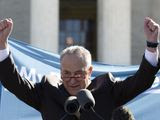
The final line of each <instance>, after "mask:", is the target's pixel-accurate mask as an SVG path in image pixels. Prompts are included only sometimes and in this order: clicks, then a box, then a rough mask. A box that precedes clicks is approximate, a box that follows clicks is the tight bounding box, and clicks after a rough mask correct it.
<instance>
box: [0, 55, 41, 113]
mask: <svg viewBox="0 0 160 120" xmlns="http://www.w3.org/2000/svg"><path fill="white" fill-rule="evenodd" d="M0 81H1V83H2V85H3V86H4V87H5V88H7V89H8V90H9V91H10V92H12V93H13V94H15V95H16V97H18V98H19V99H21V100H22V101H24V102H25V103H27V104H28V105H30V106H32V107H34V108H35V109H37V110H38V111H40V105H41V95H40V90H41V83H38V84H34V83H32V82H31V81H29V80H27V79H25V78H24V79H22V77H21V76H20V75H19V73H18V72H17V69H16V67H15V64H14V62H13V59H12V57H11V55H9V56H8V57H7V58H6V59H5V60H4V61H2V62H0Z"/></svg>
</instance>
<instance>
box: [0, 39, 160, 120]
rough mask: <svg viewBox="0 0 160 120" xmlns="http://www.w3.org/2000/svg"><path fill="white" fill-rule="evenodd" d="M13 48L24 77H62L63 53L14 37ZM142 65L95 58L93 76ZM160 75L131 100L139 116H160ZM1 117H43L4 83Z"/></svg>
mask: <svg viewBox="0 0 160 120" xmlns="http://www.w3.org/2000/svg"><path fill="white" fill-rule="evenodd" d="M9 45H10V50H11V51H12V56H13V58H14V61H15V64H16V67H17V69H18V71H19V73H20V75H21V76H22V77H26V78H27V79H30V80H32V81H33V82H40V81H41V78H42V76H43V75H44V74H49V73H54V74H56V75H57V76H58V77H60V74H59V73H60V62H59V55H57V54H53V53H50V52H48V51H45V50H42V49H38V48H35V47H32V46H30V45H28V44H26V43H23V42H20V41H17V40H15V39H12V38H10V40H9ZM138 67H139V66H138V65H134V66H123V65H107V64H101V63H98V62H93V68H94V71H93V74H92V78H94V77H96V76H98V75H100V74H102V73H106V72H112V73H113V75H114V76H115V77H116V78H117V80H118V79H124V78H125V77H126V76H129V75H132V74H134V73H135V72H136V70H137V69H138ZM158 76H159V74H157V78H156V80H155V82H154V84H153V85H152V87H151V88H150V89H149V90H147V91H145V92H144V93H142V94H140V95H139V96H137V97H136V98H135V99H133V100H132V101H130V102H129V103H128V104H127V106H128V107H129V108H130V109H131V111H132V112H133V114H134V116H135V118H136V120H159V114H160V80H159V78H158ZM0 120H42V118H41V116H40V113H39V112H37V111H36V110H34V109H33V108H31V107H29V106H28V105H26V104H25V103H23V102H21V101H20V100H18V99H17V98H16V97H15V96H14V95H13V94H12V93H10V92H9V91H7V89H5V88H4V87H2V86H1V84H0Z"/></svg>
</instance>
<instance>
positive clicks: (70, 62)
mask: <svg viewBox="0 0 160 120" xmlns="http://www.w3.org/2000/svg"><path fill="white" fill-rule="evenodd" d="M85 68H86V63H85V60H84V59H83V58H82V57H81V56H78V55H75V54H67V55H65V56H64V57H63V58H62V60H61V70H64V69H65V70H69V71H76V70H83V69H85Z"/></svg>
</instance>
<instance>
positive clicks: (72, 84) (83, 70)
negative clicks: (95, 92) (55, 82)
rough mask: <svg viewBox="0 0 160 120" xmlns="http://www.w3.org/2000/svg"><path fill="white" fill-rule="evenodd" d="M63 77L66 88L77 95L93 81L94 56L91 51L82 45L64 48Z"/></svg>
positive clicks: (61, 58) (62, 57)
mask: <svg viewBox="0 0 160 120" xmlns="http://www.w3.org/2000/svg"><path fill="white" fill-rule="evenodd" d="M60 62H61V78H62V81H63V85H64V87H65V89H66V90H67V91H68V92H69V94H71V95H76V94H77V92H78V91H79V90H80V89H85V88H87V87H88V86H89V84H90V83H91V80H90V77H91V74H92V69H93V67H92V64H91V63H92V58H91V54H90V52H89V51H88V50H87V49H85V48H84V47H81V46H70V47H67V48H66V49H64V50H63V51H62V53H61V57H60Z"/></svg>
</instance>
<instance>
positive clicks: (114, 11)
mask: <svg viewBox="0 0 160 120" xmlns="http://www.w3.org/2000/svg"><path fill="white" fill-rule="evenodd" d="M130 12H131V7H130V0H122V1H117V0H98V22H97V24H98V38H97V43H98V61H100V62H104V63H108V64H130V63H131V28H130V27H131V13H130Z"/></svg>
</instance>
